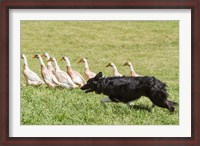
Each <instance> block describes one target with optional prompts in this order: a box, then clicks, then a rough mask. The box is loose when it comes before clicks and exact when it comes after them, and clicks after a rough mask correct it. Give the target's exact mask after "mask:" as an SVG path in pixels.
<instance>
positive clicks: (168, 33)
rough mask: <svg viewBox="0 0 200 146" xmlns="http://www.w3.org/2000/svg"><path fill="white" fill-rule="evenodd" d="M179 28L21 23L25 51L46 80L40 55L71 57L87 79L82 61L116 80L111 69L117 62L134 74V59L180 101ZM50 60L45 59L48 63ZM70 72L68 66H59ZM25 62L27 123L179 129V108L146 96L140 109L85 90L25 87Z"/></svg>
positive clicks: (166, 25)
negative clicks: (158, 103)
mask: <svg viewBox="0 0 200 146" xmlns="http://www.w3.org/2000/svg"><path fill="white" fill-rule="evenodd" d="M178 30H179V24H178V21H21V53H23V54H25V55H26V56H27V59H28V64H29V67H30V69H32V70H33V71H35V72H36V73H37V74H38V75H39V76H40V77H41V73H40V70H41V69H40V64H39V60H38V59H32V56H33V55H35V54H42V53H44V52H48V53H49V54H50V56H53V57H55V58H56V59H57V60H58V59H60V58H61V57H62V56H67V57H69V59H70V61H71V64H72V68H73V69H74V70H76V71H79V72H80V73H81V74H82V75H83V71H84V70H83V64H78V63H77V62H78V60H79V59H80V58H81V57H87V58H88V63H89V66H90V69H91V70H92V71H94V72H96V73H98V72H100V71H102V72H103V74H104V75H105V76H112V69H111V68H106V67H105V66H106V65H107V64H108V63H109V62H113V63H115V65H116V66H117V68H118V70H119V72H120V73H121V74H123V75H127V76H128V75H129V74H130V73H129V68H128V67H127V66H126V67H124V66H123V64H124V62H125V61H131V62H132V63H133V66H134V69H135V71H136V72H137V73H138V74H141V75H144V76H155V77H157V78H158V79H160V80H161V81H163V82H165V83H166V84H167V85H168V92H169V99H171V100H173V101H175V102H179V31H178ZM44 61H45V60H44ZM58 64H59V66H60V68H61V69H62V70H64V71H66V66H65V62H64V61H63V62H59V61H58ZM22 70H23V60H21V124H22V125H177V124H179V107H178V106H175V108H176V110H175V112H173V113H170V112H169V111H168V110H167V109H163V108H159V107H155V108H153V110H152V111H150V107H151V105H152V103H151V101H150V100H149V99H148V98H146V97H141V98H140V99H139V100H137V101H134V102H133V104H134V107H133V108H128V107H127V106H126V105H125V104H123V103H106V106H103V105H102V104H101V103H100V99H101V98H104V97H105V95H97V94H95V93H88V94H85V93H84V92H83V91H81V90H80V89H73V90H67V89H59V88H47V86H46V85H42V86H40V87H32V86H25V79H24V76H23V73H22Z"/></svg>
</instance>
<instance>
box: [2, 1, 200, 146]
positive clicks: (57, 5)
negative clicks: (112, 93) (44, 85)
mask: <svg viewBox="0 0 200 146" xmlns="http://www.w3.org/2000/svg"><path fill="white" fill-rule="evenodd" d="M0 4H1V13H0V14H1V19H0V20H1V58H0V60H1V64H0V65H1V70H0V72H1V74H0V77H1V102H0V103H1V105H0V108H1V120H0V122H1V129H0V132H1V136H0V137H1V141H0V145H140V146H142V145H154V146H156V145H159V146H161V145H166V146H169V145H179V146H181V145H182V146H183V145H184V146H186V145H188V146H199V145H200V140H199V132H200V124H199V123H200V114H199V113H200V112H199V111H200V106H199V96H200V92H199V75H200V74H199V62H200V59H199V58H200V53H199V49H200V46H199V42H200V37H199V36H200V29H199V26H200V15H199V14H200V12H199V6H200V3H199V0H181V1H179V0H128V1H123V0H109V1H108V0H107V1H106V0H96V1H93V0H49V1H45V0H27V1H25V0H4V1H2V2H1V3H0ZM10 9H191V10H192V23H191V24H192V28H191V32H192V34H191V36H192V41H191V42H192V46H191V48H192V51H191V52H192V57H191V58H192V60H191V62H192V64H191V66H192V70H191V74H192V78H191V81H192V86H191V91H192V95H191V97H192V106H191V107H192V110H191V111H192V113H191V115H192V119H191V121H192V122H191V123H192V126H191V127H192V131H191V133H192V136H191V137H189V138H184V137H162V138H161V137H140V138H137V137H133V138H131V137H129V138H128V137H127V138H126V137H123V138H122V137H121V138H119V137H118V138H117V137H99V138H98V137H96V138H90V137H79V138H78V137H71V138H67V137H66V138H61V137H52V138H48V137H34V138H33V137H30V138H25V137H20V138H19V137H12V138H11V137H9V10H10ZM133 132H134V131H133Z"/></svg>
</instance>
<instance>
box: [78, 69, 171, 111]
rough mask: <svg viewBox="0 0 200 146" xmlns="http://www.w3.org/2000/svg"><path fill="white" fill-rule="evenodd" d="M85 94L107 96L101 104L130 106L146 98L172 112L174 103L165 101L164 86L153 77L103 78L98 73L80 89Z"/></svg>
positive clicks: (165, 91)
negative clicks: (135, 101) (118, 103)
mask: <svg viewBox="0 0 200 146" xmlns="http://www.w3.org/2000/svg"><path fill="white" fill-rule="evenodd" d="M81 89H82V90H85V93H88V92H93V91H94V92H95V93H97V94H104V95H107V96H108V97H107V98H103V99H102V100H101V102H111V101H112V102H123V103H126V104H128V105H129V104H130V102H131V101H134V100H136V99H139V98H140V97H141V96H146V97H148V98H149V99H150V100H151V102H152V103H153V105H156V106H158V107H161V108H167V109H168V110H169V111H171V112H173V111H174V109H175V108H174V102H173V101H170V100H167V96H168V93H167V90H166V84H165V83H163V82H161V81H160V80H158V79H156V78H155V77H149V76H144V77H103V74H102V73H101V72H99V73H98V74H97V75H96V76H95V77H94V78H91V79H89V80H88V81H87V83H86V84H85V85H84V86H82V87H81Z"/></svg>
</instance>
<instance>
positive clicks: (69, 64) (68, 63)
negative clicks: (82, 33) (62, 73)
mask: <svg viewBox="0 0 200 146" xmlns="http://www.w3.org/2000/svg"><path fill="white" fill-rule="evenodd" d="M65 61H66V66H67V67H71V63H70V61H69V59H66V60H65Z"/></svg>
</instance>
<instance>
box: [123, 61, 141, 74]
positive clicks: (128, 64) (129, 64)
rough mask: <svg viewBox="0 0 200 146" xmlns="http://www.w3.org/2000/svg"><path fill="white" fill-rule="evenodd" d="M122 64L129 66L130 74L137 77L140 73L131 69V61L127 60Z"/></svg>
mask: <svg viewBox="0 0 200 146" xmlns="http://www.w3.org/2000/svg"><path fill="white" fill-rule="evenodd" d="M123 66H129V68H130V73H131V76H132V77H139V76H140V75H139V74H137V73H136V72H135V70H134V69H133V65H132V64H131V62H128V61H127V62H125V63H124V65H123Z"/></svg>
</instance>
